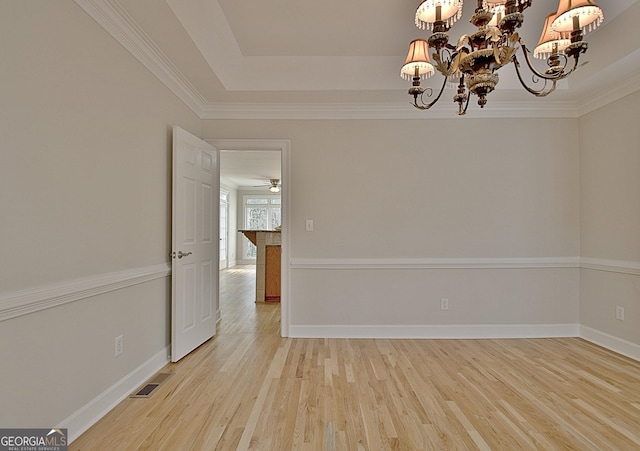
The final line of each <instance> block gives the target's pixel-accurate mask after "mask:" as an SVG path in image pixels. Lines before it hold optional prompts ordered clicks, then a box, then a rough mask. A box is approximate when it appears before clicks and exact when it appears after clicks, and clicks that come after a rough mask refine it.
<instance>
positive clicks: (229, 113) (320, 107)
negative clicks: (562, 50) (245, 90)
mask: <svg viewBox="0 0 640 451" xmlns="http://www.w3.org/2000/svg"><path fill="white" fill-rule="evenodd" d="M474 107H475V108H474ZM456 117H458V116H457V115H456V105H454V104H453V102H451V105H438V106H437V107H434V108H433V109H432V110H430V111H420V110H416V109H414V108H412V107H411V104H410V103H409V102H406V103H368V104H362V103H322V104H319V103H296V104H285V103H264V104H247V103H209V104H208V105H206V106H205V107H204V111H203V115H202V119H214V120H215V119H239V120H242V119H308V120H318V119H451V118H456ZM462 117H463V118H466V119H496V118H576V117H578V110H577V107H576V103H575V102H561V101H557V102H554V101H544V102H540V101H539V102H535V101H534V102H491V103H490V104H489V105H487V107H485V108H484V109H483V110H482V111H480V108H478V107H477V106H475V105H471V106H470V107H469V111H468V113H467V114H466V115H465V116H462Z"/></svg>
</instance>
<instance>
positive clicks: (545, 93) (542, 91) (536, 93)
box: [513, 55, 559, 97]
mask: <svg viewBox="0 0 640 451" xmlns="http://www.w3.org/2000/svg"><path fill="white" fill-rule="evenodd" d="M513 65H514V66H515V68H516V74H517V75H518V80H520V84H521V85H522V87H523V88H524V89H525V90H527V92H529V93H530V94H533V95H534V96H536V97H545V96H548V95H549V94H551V93H552V92H553V91H555V89H556V83H557V81H558V80H559V79H558V78H546V77H539V78H537V77H538V74H537V71H535V70H534V71H533V72H534V75H533V77H532V79H533V82H534V83H538V81H539V80H540V79H542V80H544V86H542V88H541V89H538V90H536V89H534V88H531V87H529V86H528V85H527V83H526V82H525V81H524V79H523V78H522V73H521V72H520V63H519V62H518V59H517V58H516V56H515V55H513ZM536 80H538V81H536ZM549 82H551V87H547V86H548V84H549Z"/></svg>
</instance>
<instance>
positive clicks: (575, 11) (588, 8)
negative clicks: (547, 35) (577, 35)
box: [551, 0, 604, 34]
mask: <svg viewBox="0 0 640 451" xmlns="http://www.w3.org/2000/svg"><path fill="white" fill-rule="evenodd" d="M603 20H604V14H603V12H602V9H601V8H600V7H599V6H598V5H596V4H595V2H594V1H593V0H560V5H559V6H558V12H557V17H556V18H555V20H554V21H553V23H552V24H551V28H552V29H553V31H557V32H559V33H562V32H571V31H577V30H578V29H580V30H582V32H583V33H585V34H586V33H589V32H590V31H593V30H595V29H596V28H598V27H599V26H600V25H601V24H602V21H603Z"/></svg>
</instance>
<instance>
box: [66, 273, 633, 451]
mask: <svg viewBox="0 0 640 451" xmlns="http://www.w3.org/2000/svg"><path fill="white" fill-rule="evenodd" d="M252 277H253V273H252V267H234V268H231V269H228V270H224V271H222V273H221V310H222V317H223V319H222V321H221V323H220V324H219V327H218V334H217V335H216V337H214V338H213V339H212V340H210V341H209V342H207V343H206V344H204V345H203V346H201V347H200V348H199V349H197V350H196V351H195V352H193V353H192V354H190V355H189V356H187V357H185V358H184V359H183V360H182V361H180V362H178V363H177V364H169V365H167V367H166V368H164V369H163V370H162V372H170V373H172V374H173V376H172V377H170V378H169V379H168V380H167V381H166V382H165V383H164V384H163V385H161V386H160V387H159V388H158V389H157V390H156V393H154V394H153V395H152V396H151V397H150V398H148V399H139V398H138V399H126V400H124V401H123V402H122V403H121V404H119V405H118V406H117V407H116V408H115V409H114V410H113V411H111V412H110V413H109V414H108V415H107V416H105V417H104V418H103V419H102V420H101V421H100V422H98V423H97V424H96V425H95V426H93V427H92V428H91V429H89V430H88V431H87V432H86V433H85V434H83V435H82V436H81V437H79V438H78V439H77V440H76V441H75V442H74V443H72V444H71V445H70V446H69V450H92V451H93V450H269V451H276V450H277V451H280V450H303V451H305V450H313V451H316V450H318V451H321V450H322V451H324V450H348V451H351V450H372V451H378V450H475V449H478V450H529V449H532V450H533V449H541V450H640V363H639V362H636V361H633V360H631V359H627V358H625V357H622V356H619V355H617V354H614V353H612V352H609V351H607V350H605V349H602V348H600V347H598V346H595V345H592V344H590V343H588V342H586V341H584V340H581V339H577V338H569V339H564V338H563V339H522V340H520V339H519V340H339V339H286V338H280V337H279V335H278V334H279V330H280V324H279V319H280V305H279V304H277V303H276V304H255V303H254V302H253V299H254V297H253V296H254V294H253V289H254V285H252V283H253V282H252V280H251V279H252Z"/></svg>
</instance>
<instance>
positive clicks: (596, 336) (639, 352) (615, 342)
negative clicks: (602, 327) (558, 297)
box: [580, 326, 640, 362]
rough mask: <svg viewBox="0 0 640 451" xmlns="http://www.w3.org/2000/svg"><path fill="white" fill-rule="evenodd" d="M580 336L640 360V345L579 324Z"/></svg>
mask: <svg viewBox="0 0 640 451" xmlns="http://www.w3.org/2000/svg"><path fill="white" fill-rule="evenodd" d="M580 338H583V339H585V340H587V341H590V342H591V343H595V344H597V345H598V346H602V347H603V348H606V349H609V350H610V351H613V352H616V353H618V354H621V355H624V356H626V357H629V358H631V359H633V360H637V361H639V362H640V345H637V344H635V343H631V342H630V341H626V340H623V339H622V338H619V337H615V336H613V335H610V334H607V333H605V332H601V331H599V330H596V329H592V328H590V327H587V326H580Z"/></svg>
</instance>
